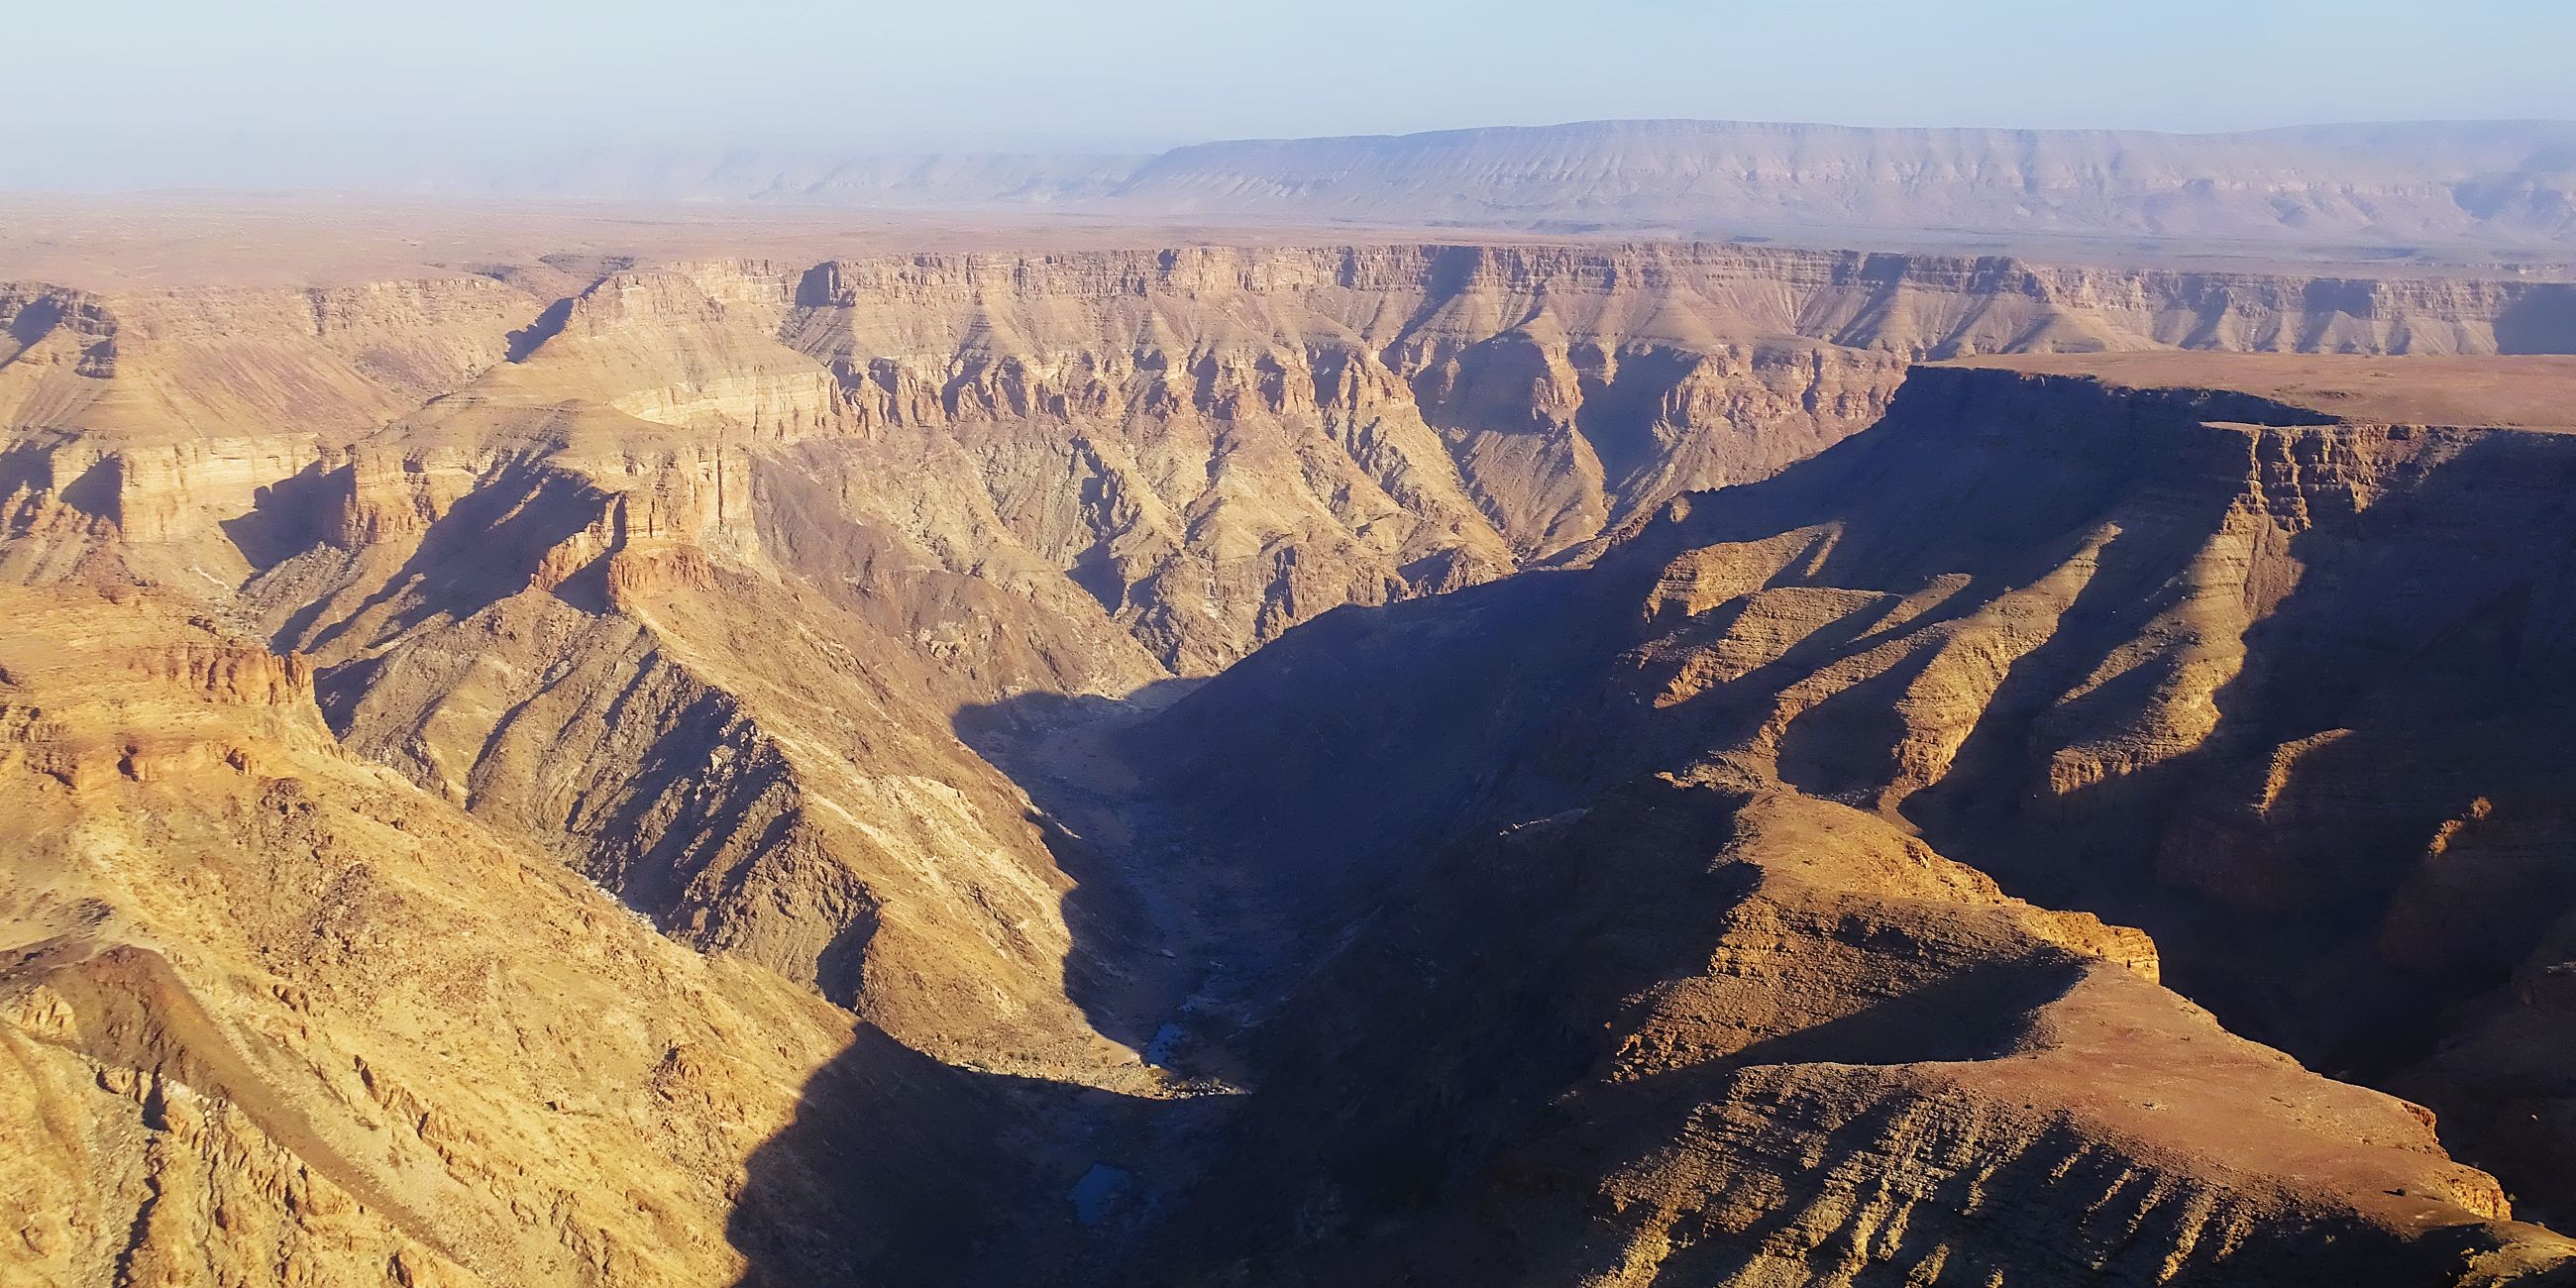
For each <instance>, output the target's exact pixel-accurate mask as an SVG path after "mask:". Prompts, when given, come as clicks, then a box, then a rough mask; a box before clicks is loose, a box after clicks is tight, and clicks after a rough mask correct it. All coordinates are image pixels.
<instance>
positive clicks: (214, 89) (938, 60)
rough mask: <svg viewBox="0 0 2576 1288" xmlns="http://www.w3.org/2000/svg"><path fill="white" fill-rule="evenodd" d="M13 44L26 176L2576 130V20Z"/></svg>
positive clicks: (354, 37) (217, 27) (1585, 20)
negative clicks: (890, 156)
mask: <svg viewBox="0 0 2576 1288" xmlns="http://www.w3.org/2000/svg"><path fill="white" fill-rule="evenodd" d="M7 31H8V35H9V38H10V42H11V44H12V45H13V46H15V47H16V50H17V53H16V56H15V57H13V58H12V59H11V78H10V79H11V82H12V83H11V85H10V86H9V89H10V95H9V97H10V98H11V99H12V100H13V105H12V107H11V110H10V111H9V112H8V113H6V114H5V124H0V187H5V186H30V185H36V184H44V185H48V186H50V185H51V184H55V183H71V184H82V185H87V184H92V183H96V184H107V185H117V186H122V185H124V184H127V183H134V182H152V181H168V182H190V181H201V180H199V179H196V178H194V177H192V171H193V170H196V169H203V168H205V167H207V166H212V165H227V166H228V165H237V164H241V165H248V166H251V167H253V168H258V167H263V166H265V167H274V168H276V169H278V170H279V171H280V172H281V173H291V172H293V171H294V170H295V168H296V167H298V166H320V165H326V164H329V163H330V162H331V160H332V159H333V158H342V159H345V158H347V157H350V156H353V155H366V154H375V153H396V152H401V151H403V150H406V149H417V148H432V149H440V148H443V149H451V150H465V151H471V152H477V153H484V152H493V153H504V152H506V153H514V154H525V153H532V152H537V151H543V150H549V149H557V148H563V147H573V146H583V145H589V144H594V143H603V142H618V143H639V142H640V143H678V144H688V145H704V144H720V145H734V144H740V145H752V146H768V147H781V146H789V147H793V146H804V147H814V148H823V149H833V150H890V149H913V148H942V149H945V148H961V147H962V148H1002V149H1035V148H1066V147H1100V148H1112V149H1141V148H1146V147H1150V146H1155V145H1161V144H1166V143H1172V142H1182V141H1192V140H1200V139H1211V138H1234V137H1245V136H1276V135H1304V134H1338V133H1383V132H1403V131H1410V130H1423V129H1439V128H1446V127H1453V126H1466V125H1481V124H1540V123H1547V122H1554V121H1566V120H1582V119H1594V118H1603V117H1634V116H1689V117H1725V118H1738V119H1759V120H1817V121H1833V122H1841V123H1847V124H1858V125H1899V124H1902V125H2027V126H2105V127H2141V128H2157V129H2186V130H2197V129H2230V128H2244V127H2254V126H2264V125H2280V124H2297V123H2307V122H2319V121H2338V120H2395V119H2415V118H2443V119H2452V118H2470V117H2556V118H2576V76H2571V75H2570V74H2569V67H2568V56H2569V54H2570V53H2571V52H2576V4H2568V3H2564V0H2561V2H2559V3H2543V2H2541V0H2453V2H2451V3H2446V4H2436V3H2415V2H2403V3H2401V2H2398V0H2332V2H2329V0H2233V2H2231V3H2216V2H2211V0H2164V2H2163V3H2105V2H2103V0H2052V2H2050V3H2029V2H2025V0H1987V2H1985V3H1950V2H1944V0H1912V2H1907V0H1806V2H1804V3H1799V2H1796V0H1773V2H1772V3H1768V4H1761V5H1739V4H1731V3H1696V4H1694V3H1682V2H1679V0H1594V2H1593V3H1580V2H1579V0H1578V2H1566V0H1558V2H1555V3H1538V2H1536V0H1484V2H1483V3H1463V2H1450V0H1442V2H1440V3H1418V2H1417V3H1403V2H1402V0H1304V2H1303V3H1290V2H1281V3H1273V4H1265V5H1250V4H1234V3H1223V2H1221V0H1205V2H1203V3H1184V2H1182V0H1092V2H1091V3H1075V4H1068V3H1055V4H1049V3H1035V2H1033V0H902V2H893V0H873V2H871V0H861V2H858V3H840V4H832V3H821V2H819V0H766V2H762V0H751V2H746V3H735V4H730V5H715V4H682V3H674V2H672V0H626V2H625V3H601V2H597V0H565V2H555V3H548V2H547V0H523V2H522V3H515V4H508V3H495V2H493V0H444V2H441V0H428V2H425V3H404V4H393V3H381V4H380V3H373V2H372V0H340V2H338V3H329V4H324V3H278V2H266V3H263V2H260V0H244V2H237V3H230V4H217V3H206V2H205V0H198V2H196V3H186V4H182V3H166V2H163V0H129V2H124V3H120V2H119V0H94V2H93V3H88V4H50V5H42V6H28V7H27V8H26V9H25V10H24V11H23V12H18V13H13V14H12V15H10V17H9V20H8V23H7Z"/></svg>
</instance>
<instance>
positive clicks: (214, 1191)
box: [0, 589, 846, 1285]
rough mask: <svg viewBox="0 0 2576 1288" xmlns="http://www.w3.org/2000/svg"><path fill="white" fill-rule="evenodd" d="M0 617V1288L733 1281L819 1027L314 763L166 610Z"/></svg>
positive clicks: (610, 912)
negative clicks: (4, 847) (738, 1230)
mask: <svg viewBox="0 0 2576 1288" xmlns="http://www.w3.org/2000/svg"><path fill="white" fill-rule="evenodd" d="M0 608H5V612H0V669H5V674H6V677H7V678H6V683H5V687H0V701H5V702H6V703H7V705H8V708H9V709H10V710H11V711H12V712H18V711H41V712H42V713H43V715H42V718H41V719H40V720H38V721H36V722H35V723H33V724H32V725H30V724H28V723H24V722H19V721H15V720H6V721H0V728H5V729H6V730H7V731H8V732H7V733H6V734H5V735H0V737H5V738H6V742H5V743H0V794H5V798H6V800H7V801H8V811H9V816H10V818H11V820H12V824H11V835H12V842H13V847H14V849H13V853H14V855H15V858H14V859H13V862H12V877H11V888H10V892H9V895H8V897H7V898H6V900H5V901H0V1049H5V1050H6V1051H7V1052H8V1053H9V1057H10V1058H8V1059H6V1060H0V1086H5V1087H6V1088H7V1091H6V1094H0V1139H5V1140H7V1141H8V1142H9V1143H10V1145H11V1148H10V1149H9V1150H8V1151H6V1153H7V1157H6V1159H5V1161H0V1176H5V1184H6V1186H7V1188H8V1190H9V1192H10V1193H11V1194H12V1195H13V1196H15V1201H13V1202H12V1204H11V1205H10V1214H9V1216H8V1217H7V1218H6V1221H7V1222H8V1224H9V1227H10V1228H9V1235H10V1239H9V1244H10V1251H9V1252H8V1253H6V1254H0V1264H5V1265H6V1266H8V1267H9V1274H10V1276H11V1277H12V1278H14V1279H21V1280H24V1281H26V1282H41V1283H118V1282H138V1281H143V1280H153V1281H166V1282H274V1281H288V1282H357V1281H366V1282H380V1281H392V1282H402V1283H414V1284H455V1285H463V1284H482V1283H528V1282H548V1283H584V1284H600V1285H607V1284H644V1283H667V1282H672V1281H674V1280H680V1281H690V1282H720V1281H722V1280H723V1279H725V1278H728V1277H730V1276H731V1275H733V1274H735V1273H737V1272H738V1270H739V1267H740V1260H739V1257H738V1256H737V1255H736V1254H735V1253H734V1252H733V1251H732V1250H731V1249H730V1247H729V1246H728V1245H727V1244H726V1243H725V1241H724V1218H725V1212H726V1199H727V1196H728V1195H729V1194H730V1193H731V1192H732V1191H733V1189H734V1187H735V1186H736V1185H737V1184H738V1182H737V1180H736V1179H735V1173H736V1168H737V1166H738V1163H739V1160H740V1159H741V1158H742V1157H743V1156H744V1155H745V1154H746V1153H748V1152H749V1151H750V1150H751V1149H752V1148H753V1147H754V1146H755V1145H756V1144H757V1143H758V1142H759V1140H761V1139H762V1138H763V1137H764V1136H766V1135H768V1134H769V1133H770V1132H772V1131H774V1130H775V1129H776V1128H777V1127H779V1126H781V1125H783V1124H784V1123H785V1122H786V1121H787V1120H788V1119H789V1118H790V1117H791V1116H792V1114H793V1111H794V1087H795V1086H796V1084H797V1082H798V1081H799V1080H800V1079H801V1078H802V1077H803V1075H804V1074H805V1073H806V1071H807V1070H809V1069H811V1068H812V1067H814V1066H816V1065H818V1064H819V1063H821V1062H822V1060H823V1059H824V1058H825V1057H826V1056H827V1055H828V1054H829V1053H830V1052H831V1051H832V1050H834V1049H835V1048H836V1047H838V1046H839V1045H840V1044H841V1043H842V1041H843V1039H844V1037H845V1031H846V1019H845V1018H843V1017H841V1016H840V1014H839V1013H838V1012H835V1011H833V1010H832V1009H830V1008H828V1007H826V1006H824V1005H823V1004H821V1003H820V1002H818V1001H816V1000H814V999H813V998H811V997H810V995H807V994H804V993H801V992H800V991H798V990H795V989H793V988H791V987H789V986H787V985H786V984H784V983H783V982H782V981H780V980H779V979H778V978H777V977H776V976H774V975H770V974H768V973H766V972H762V971H757V970H749V969H745V968H743V967H741V966H738V965H734V964H730V963H727V962H725V961H723V960H710V959H707V958H702V957H700V956H698V955H696V954H693V953H690V952H688V951H687V950H685V949H683V948H680V947H679V946H677V945H675V944H672V943H670V942H669V941H667V940H665V939H664V938H662V937H661V936H658V935H656V934H654V933H653V932H652V930H651V929H650V927H648V926H645V925H643V924H641V923H639V922H638V921H637V920H636V919H635V918H634V917H633V916H632V915H631V914H629V913H628V912H626V911H625V910H623V909H621V908H619V907H618V906H617V905H616V903H615V902H614V901H613V900H611V899H610V898H608V897H607V896H606V895H604V894H602V893H601V892H599V891H598V890H596V889H595V888H592V887H590V886H588V885H586V884H584V883H582V882H581V881H580V880H579V879H577V878H574V877H572V876H571V875H570V874H569V873H567V872H565V871H564V869H563V868H562V866H561V865H560V864H558V863H557V862H555V861H554V860H553V859H551V858H549V857H547V856H544V855H542V854H535V853H530V852H528V851H524V850H516V849H513V848H511V847H510V846H509V845H507V844H506V843H504V842H503V841H502V840H501V839H500V838H499V837H497V836H496V835H495V834H494V833H492V832H491V831H489V830H487V829H485V828H482V827H479V826H477V825H476V824H474V823H472V822H471V821H469V820H468V819H466V818H465V817H464V816H463V815H461V814H459V813H457V812H456V811H455V810H453V809H451V808H448V807H446V806H444V805H442V804H440V803H438V802H436V801H433V800H432V799H430V798H429V797H427V796H426V795H424V794H422V793H420V792H417V791H415V790H414V789H412V788H411V787H409V786H408V785H407V784H404V783H402V782H401V781H400V780H399V779H394V778H391V777H389V776H387V775H385V774H383V773H382V772H381V771H379V770H375V769H373V768H370V767H367V766H365V765H364V764H362V763H360V762H358V761H356V760H354V759H352V758H350V757H348V756H347V755H345V754H344V753H342V752H341V751H340V750H339V749H338V748H337V747H336V746H335V745H334V743H333V741H332V739H331V737H330V735H329V732H328V731H327V730H326V729H325V728H324V727H323V724H322V721H321V718H320V715H319V713H318V712H317V711H316V710H315V709H314V706H313V702H312V696H311V691H310V689H309V687H307V686H308V682H309V676H308V675H307V673H306V672H305V670H304V668H303V667H302V666H301V665H300V664H299V663H296V662H294V661H292V660H288V659H280V658H278V657H276V656H274V655H272V654H269V653H267V652H266V651H265V650H263V649H261V648H260V647H259V645H258V644H257V643H255V642H253V641H250V640H246V639H242V638H239V637H233V636H228V635H226V634H225V633H223V632H222V631H220V630H218V629H213V628H210V627H208V626H207V625H205V624H202V623H192V622H190V621H189V620H188V614H187V610H186V608H185V606H184V602H183V601H182V602H173V601H172V600H171V599H170V598H169V597H168V596H166V595H163V594H159V593H142V594H137V595H131V596H128V597H127V598H126V599H125V601H124V602H122V603H117V604H111V603H108V602H106V601H104V600H100V599H96V598H92V597H86V596H82V595H79V594H76V593H73V592H69V591H65V590H62V589H49V590H46V591H41V592H31V591H26V590H19V589H10V590H8V591H7V592H6V593H5V594H0ZM191 752H202V753H205V754H185V753H191Z"/></svg>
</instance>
